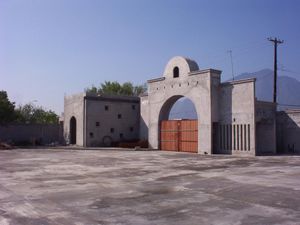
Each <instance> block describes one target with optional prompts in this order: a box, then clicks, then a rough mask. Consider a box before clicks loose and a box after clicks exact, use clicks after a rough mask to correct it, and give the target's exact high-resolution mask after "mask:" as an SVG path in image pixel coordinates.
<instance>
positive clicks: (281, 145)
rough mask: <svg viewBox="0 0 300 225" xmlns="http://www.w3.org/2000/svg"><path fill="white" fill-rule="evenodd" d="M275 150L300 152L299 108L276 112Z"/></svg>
mask: <svg viewBox="0 0 300 225" xmlns="http://www.w3.org/2000/svg"><path fill="white" fill-rule="evenodd" d="M276 126H277V152H278V153H300V110H287V111H282V112H278V113H277V125H276Z"/></svg>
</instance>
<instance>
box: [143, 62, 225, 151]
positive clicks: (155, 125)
mask: <svg viewBox="0 0 300 225" xmlns="http://www.w3.org/2000/svg"><path fill="white" fill-rule="evenodd" d="M195 64H196V63H195V62H194V61H192V60H190V59H185V58H183V57H174V58H172V59H171V60H170V61H169V62H168V64H167V66H166V69H165V71H164V75H163V77H161V78H158V79H153V80H149V81H148V87H149V88H148V101H149V104H148V108H149V109H148V110H149V111H148V113H149V114H148V119H149V120H148V132H149V145H150V147H151V148H154V149H157V148H159V126H160V121H161V120H166V119H168V115H169V112H170V109H171V107H172V106H173V104H174V103H175V102H176V101H177V100H178V99H179V98H181V97H183V96H184V97H187V98H189V99H190V100H191V101H192V102H193V103H194V106H195V109H196V111H197V116H198V134H199V136H198V153H200V154H211V153H212V152H211V150H212V117H213V114H212V112H213V111H214V110H216V109H214V107H216V106H217V103H216V101H217V100H216V99H213V98H212V89H217V88H213V86H214V85H218V82H217V81H218V80H219V79H220V73H221V71H218V70H211V69H208V70H201V71H195V70H196V69H198V66H196V65H195ZM174 67H178V68H179V71H180V73H179V77H177V78H174V77H173V76H172V75H173V74H172V71H173V68H174ZM213 80H214V81H213ZM216 80H217V81H216ZM212 99H213V101H212ZM141 106H142V107H143V105H141ZM143 111H144V110H143V109H142V112H143ZM146 111H147V110H146V109H145V112H146ZM144 115H146V113H144ZM215 119H216V118H215Z"/></svg>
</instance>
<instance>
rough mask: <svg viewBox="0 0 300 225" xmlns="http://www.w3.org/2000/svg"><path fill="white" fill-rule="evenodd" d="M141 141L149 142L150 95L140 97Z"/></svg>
mask: <svg viewBox="0 0 300 225" xmlns="http://www.w3.org/2000/svg"><path fill="white" fill-rule="evenodd" d="M140 114H141V115H140V139H141V140H148V126H149V101H148V95H144V96H141V97H140Z"/></svg>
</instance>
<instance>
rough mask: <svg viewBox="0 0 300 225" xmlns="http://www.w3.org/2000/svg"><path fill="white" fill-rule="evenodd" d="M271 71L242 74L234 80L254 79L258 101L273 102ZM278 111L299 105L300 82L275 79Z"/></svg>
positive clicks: (286, 78) (285, 78)
mask: <svg viewBox="0 0 300 225" xmlns="http://www.w3.org/2000/svg"><path fill="white" fill-rule="evenodd" d="M273 76H274V74H273V70H270V69H263V70H260V71H257V72H255V73H243V74H241V75H239V76H236V77H235V80H240V79H245V78H250V77H255V78H256V84H255V91H256V97H257V99H258V100H262V101H272V100H273V79H274V78H273ZM277 102H278V104H279V107H278V109H280V110H282V109H286V108H291V107H292V105H300V81H298V80H297V79H295V78H292V77H288V76H278V79H277Z"/></svg>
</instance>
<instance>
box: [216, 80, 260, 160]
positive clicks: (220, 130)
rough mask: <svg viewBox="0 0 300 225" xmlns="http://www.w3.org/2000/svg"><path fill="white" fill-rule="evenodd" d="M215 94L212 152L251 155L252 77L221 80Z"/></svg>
mask: <svg viewBox="0 0 300 225" xmlns="http://www.w3.org/2000/svg"><path fill="white" fill-rule="evenodd" d="M218 98H219V108H218V113H219V121H218V123H216V124H215V126H214V127H215V128H214V133H215V134H214V137H215V139H217V140H214V142H215V146H214V147H215V149H214V152H215V153H223V154H233V155H255V147H256V143H255V79H246V80H238V81H232V82H226V83H222V84H221V85H220V92H219V95H218ZM217 142H218V144H216V143H217Z"/></svg>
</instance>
